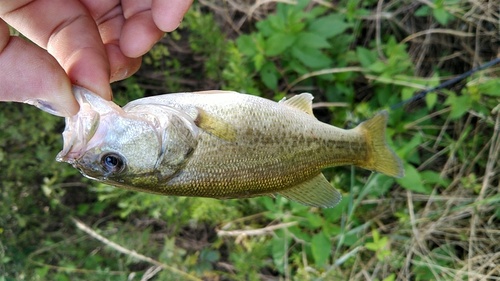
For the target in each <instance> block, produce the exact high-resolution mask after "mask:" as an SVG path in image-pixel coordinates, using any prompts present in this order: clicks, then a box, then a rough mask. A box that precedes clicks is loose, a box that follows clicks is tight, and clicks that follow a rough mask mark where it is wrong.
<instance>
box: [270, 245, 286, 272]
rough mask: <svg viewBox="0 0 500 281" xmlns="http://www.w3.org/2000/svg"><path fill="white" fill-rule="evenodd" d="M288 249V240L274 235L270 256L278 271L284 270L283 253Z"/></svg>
mask: <svg viewBox="0 0 500 281" xmlns="http://www.w3.org/2000/svg"><path fill="white" fill-rule="evenodd" d="M287 251H288V242H287V240H286V239H285V238H279V237H275V238H274V239H273V240H272V256H273V260H274V264H275V265H276V267H277V268H278V270H279V271H280V272H284V267H285V255H286V254H287Z"/></svg>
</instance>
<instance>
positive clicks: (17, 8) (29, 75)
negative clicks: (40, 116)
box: [0, 0, 192, 116]
mask: <svg viewBox="0 0 500 281" xmlns="http://www.w3.org/2000/svg"><path fill="white" fill-rule="evenodd" d="M191 3H192V0H144V1H135V0H23V1H21V0H17V1H2V4H1V5H0V73H1V75H0V101H16V102H25V103H30V104H33V105H35V106H37V107H39V108H41V109H43V110H45V111H48V112H50V113H52V114H55V115H60V116H71V115H73V114H75V113H76V112H77V111H78V103H77V102H76V100H75V99H74V97H73V94H72V92H71V84H76V85H79V86H82V87H84V88H87V89H89V90H90V91H92V92H94V93H96V94H98V95H100V96H102V97H103V98H105V99H108V100H110V99H111V98H112V93H111V88H110V86H109V83H110V82H113V81H117V80H121V79H124V78H127V77H129V76H130V75H132V74H133V73H135V72H136V71H137V70H138V68H139V66H140V64H141V56H142V55H143V54H145V53H146V52H147V51H149V49H151V47H152V46H153V45H154V44H155V43H156V42H157V41H158V40H159V39H160V38H161V37H162V35H163V33H164V32H169V31H172V30H174V29H176V28H177V26H178V25H179V23H180V22H181V20H182V18H183V16H184V14H185V13H186V12H187V10H188V8H189V6H190V5H191ZM6 23H7V24H9V25H10V26H12V27H13V28H15V29H16V30H18V31H19V32H20V33H21V34H23V35H24V36H25V37H26V38H28V39H29V40H31V42H28V41H25V40H23V39H21V38H19V37H16V36H10V32H9V28H8V26H7V24H6ZM35 44H36V45H35Z"/></svg>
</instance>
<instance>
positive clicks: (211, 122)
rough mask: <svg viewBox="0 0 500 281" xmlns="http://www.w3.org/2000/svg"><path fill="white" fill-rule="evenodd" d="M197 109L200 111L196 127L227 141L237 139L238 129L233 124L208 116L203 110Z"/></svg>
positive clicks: (195, 121)
mask: <svg viewBox="0 0 500 281" xmlns="http://www.w3.org/2000/svg"><path fill="white" fill-rule="evenodd" d="M196 109H197V110H198V115H197V116H196V119H195V120H194V123H195V124H196V126H198V127H200V128H201V129H203V130H205V131H207V132H208V133H210V134H212V135H214V136H216V137H218V138H221V139H223V140H226V141H234V140H235V139H236V129H235V128H234V127H233V126H232V125H231V124H229V123H227V122H225V121H224V120H221V119H219V118H217V117H215V116H212V115H210V114H208V113H207V112H206V111H205V110H203V109H202V108H199V107H196Z"/></svg>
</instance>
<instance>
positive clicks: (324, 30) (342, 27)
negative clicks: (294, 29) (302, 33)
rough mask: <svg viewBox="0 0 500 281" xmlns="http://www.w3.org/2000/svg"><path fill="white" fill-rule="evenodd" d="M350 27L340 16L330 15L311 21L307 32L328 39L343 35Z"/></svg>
mask: <svg viewBox="0 0 500 281" xmlns="http://www.w3.org/2000/svg"><path fill="white" fill-rule="evenodd" d="M350 27H351V25H350V24H348V23H346V22H345V21H344V17H343V16H342V15H340V14H330V15H328V16H324V17H320V18H318V19H316V20H314V21H312V23H311V24H310V25H309V30H310V31H311V32H314V33H316V34H321V35H322V36H324V37H325V38H330V37H333V36H335V35H339V34H342V33H344V32H345V31H346V29H348V28H350Z"/></svg>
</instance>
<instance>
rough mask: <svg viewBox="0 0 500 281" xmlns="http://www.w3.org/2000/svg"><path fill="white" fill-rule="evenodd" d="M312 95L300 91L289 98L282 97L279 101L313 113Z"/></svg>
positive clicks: (310, 113)
mask: <svg viewBox="0 0 500 281" xmlns="http://www.w3.org/2000/svg"><path fill="white" fill-rule="evenodd" d="M313 98H314V97H313V96H312V95H311V94H309V93H302V94H300V95H296V96H293V97H291V98H290V99H286V98H284V99H282V100H281V101H280V102H279V103H282V104H284V105H287V106H290V107H293V108H296V109H298V110H301V111H304V112H305V113H307V114H309V115H313V111H312V100H313Z"/></svg>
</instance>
